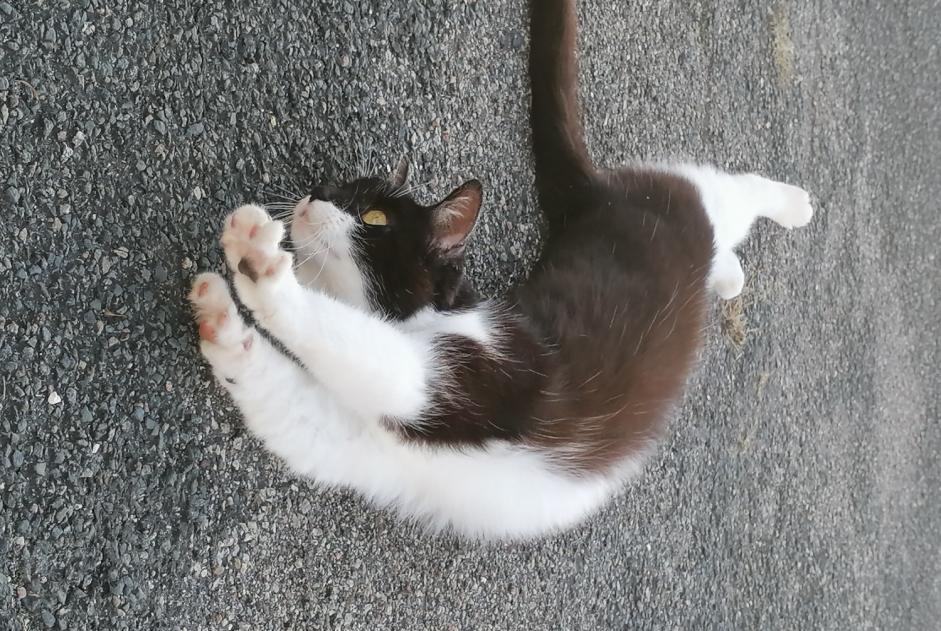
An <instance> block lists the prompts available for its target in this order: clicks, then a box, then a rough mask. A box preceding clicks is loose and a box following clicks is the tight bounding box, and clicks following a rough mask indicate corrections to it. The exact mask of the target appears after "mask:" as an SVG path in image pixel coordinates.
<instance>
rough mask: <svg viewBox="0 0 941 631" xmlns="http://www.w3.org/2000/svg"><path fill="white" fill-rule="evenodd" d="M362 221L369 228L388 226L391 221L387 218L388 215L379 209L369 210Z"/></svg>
mask: <svg viewBox="0 0 941 631" xmlns="http://www.w3.org/2000/svg"><path fill="white" fill-rule="evenodd" d="M360 219H362V220H363V223H364V224H366V225H367V226H388V225H389V219H388V218H387V217H386V214H385V213H384V212H382V211H381V210H379V209H378V208H373V209H372V210H367V211H366V212H364V213H363V214H362V215H360Z"/></svg>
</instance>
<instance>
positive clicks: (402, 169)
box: [389, 156, 409, 188]
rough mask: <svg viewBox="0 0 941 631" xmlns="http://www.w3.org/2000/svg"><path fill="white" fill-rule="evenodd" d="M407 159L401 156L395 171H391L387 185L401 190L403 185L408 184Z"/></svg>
mask: <svg viewBox="0 0 941 631" xmlns="http://www.w3.org/2000/svg"><path fill="white" fill-rule="evenodd" d="M408 172H409V166H408V158H406V157H405V156H402V159H401V160H399V163H398V164H397V165H396V167H395V169H394V170H393V171H392V174H391V175H389V184H391V185H392V186H394V187H395V188H402V187H403V186H405V183H406V182H408Z"/></svg>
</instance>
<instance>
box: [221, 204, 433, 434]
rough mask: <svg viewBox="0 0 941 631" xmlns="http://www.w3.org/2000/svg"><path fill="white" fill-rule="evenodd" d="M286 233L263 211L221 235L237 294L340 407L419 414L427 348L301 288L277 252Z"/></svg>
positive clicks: (234, 221)
mask: <svg viewBox="0 0 941 631" xmlns="http://www.w3.org/2000/svg"><path fill="white" fill-rule="evenodd" d="M283 233H284V228H283V226H282V225H281V223H280V222H277V221H272V220H271V218H270V217H269V216H268V214H267V212H265V210H264V209H263V208H261V207H259V206H254V205H249V206H242V207H240V208H238V209H236V210H235V211H234V212H233V213H232V214H231V215H230V216H229V218H228V219H226V224H225V229H224V233H223V236H222V244H223V247H224V248H225V255H226V260H227V261H228V263H229V267H230V268H231V269H232V271H233V272H234V276H235V278H234V283H235V287H236V290H237V292H238V294H239V297H240V298H241V300H242V302H243V303H245V306H247V307H248V308H249V309H251V310H252V312H253V314H254V316H255V319H256V321H257V322H258V324H259V325H260V326H262V327H264V328H265V329H266V330H268V331H269V332H270V333H271V334H272V335H274V336H275V337H276V338H278V340H279V341H281V343H283V344H284V345H285V347H287V348H288V350H290V351H291V352H292V353H293V354H294V355H295V356H297V358H298V359H300V360H301V362H303V364H304V365H305V366H306V367H307V368H308V370H310V372H311V373H312V374H313V375H314V376H315V377H316V379H317V381H318V382H319V383H321V384H323V385H324V386H325V387H326V388H327V389H328V390H329V391H330V392H332V393H333V394H334V395H335V396H336V397H337V398H338V399H339V400H340V401H341V402H342V404H343V405H345V406H347V407H349V408H350V409H352V410H354V411H355V412H357V413H358V414H360V415H362V416H364V417H366V418H378V417H381V416H384V417H391V418H397V419H402V420H407V419H412V418H415V417H416V416H418V415H420V413H421V412H422V411H423V410H424V408H425V405H426V403H427V401H428V399H429V396H428V392H427V387H428V386H427V384H428V374H429V372H430V370H429V368H430V364H431V362H432V361H433V356H432V354H431V351H430V348H429V347H428V345H427V343H425V342H423V341H422V340H420V339H418V338H413V337H410V336H408V335H406V334H405V333H403V332H402V331H400V330H399V329H397V328H396V327H394V326H392V325H391V324H389V323H388V322H385V321H384V320H382V319H380V318H378V317H376V316H374V315H372V314H369V313H366V312H364V311H361V310H359V309H355V308H353V307H351V306H349V305H346V304H344V303H341V302H339V301H338V300H336V299H334V298H332V297H330V296H327V295H325V294H323V293H322V292H319V291H316V290H310V289H307V288H305V287H303V286H302V285H301V284H300V283H299V282H298V279H297V277H296V276H295V274H294V271H293V269H292V265H291V263H292V257H291V255H290V254H288V253H286V252H284V251H282V250H281V249H280V248H279V243H280V240H281V237H282V235H283Z"/></svg>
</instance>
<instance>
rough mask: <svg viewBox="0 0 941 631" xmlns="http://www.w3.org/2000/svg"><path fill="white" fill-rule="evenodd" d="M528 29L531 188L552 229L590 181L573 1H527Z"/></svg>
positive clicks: (591, 170) (591, 173)
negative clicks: (533, 160) (533, 170)
mask: <svg viewBox="0 0 941 631" xmlns="http://www.w3.org/2000/svg"><path fill="white" fill-rule="evenodd" d="M530 28H531V30H532V41H531V42H530V52H529V77H530V82H531V84H532V93H533V106H532V114H531V115H532V125H533V152H534V154H535V157H536V189H537V191H538V193H539V201H540V203H541V205H542V208H543V211H544V212H545V213H546V216H547V217H548V219H549V227H550V230H552V231H555V230H557V229H559V228H561V227H563V226H564V225H565V218H566V215H567V214H568V213H570V212H571V211H573V210H574V208H573V207H574V206H576V205H578V204H579V203H580V202H581V203H582V204H583V203H585V200H584V198H583V195H584V194H585V193H586V192H587V191H588V190H589V189H590V186H591V183H592V182H593V180H594V179H595V168H594V167H593V166H592V164H591V159H590V158H589V156H588V150H587V149H586V148H585V140H584V135H583V131H582V125H581V121H580V120H579V105H578V66H577V64H576V61H575V48H576V44H577V39H578V38H577V31H576V18H575V0H530Z"/></svg>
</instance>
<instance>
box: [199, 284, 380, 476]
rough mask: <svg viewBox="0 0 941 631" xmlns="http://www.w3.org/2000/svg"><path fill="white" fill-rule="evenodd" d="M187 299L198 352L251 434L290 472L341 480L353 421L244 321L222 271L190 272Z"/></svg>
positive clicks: (352, 444)
mask: <svg viewBox="0 0 941 631" xmlns="http://www.w3.org/2000/svg"><path fill="white" fill-rule="evenodd" d="M189 299H190V302H191V303H192V305H193V309H194V311H195V312H196V318H197V321H198V322H199V337H200V350H201V351H202V354H203V357H205V358H206V360H207V361H208V362H209V364H210V365H211V366H212V371H213V374H214V375H215V376H216V378H217V379H218V381H219V383H220V384H222V386H224V387H225V389H226V390H227V391H228V393H229V395H230V396H231V397H232V399H233V400H234V401H235V403H236V405H238V407H239V409H240V410H241V412H242V416H243V417H244V419H245V424H246V426H247V427H248V429H249V430H250V431H251V432H252V434H254V435H255V436H257V437H258V438H259V439H261V440H262V441H263V442H264V444H265V446H266V447H267V448H268V450H269V451H271V452H273V453H274V454H275V455H277V456H280V457H281V458H282V459H283V460H284V461H285V462H286V463H287V464H288V466H289V467H290V468H291V469H293V470H294V471H295V472H297V473H300V474H304V475H311V476H313V477H316V478H318V479H321V480H324V481H329V482H331V483H343V482H344V481H345V477H347V476H348V471H347V468H348V462H349V461H350V459H351V458H352V457H353V456H354V455H355V453H354V451H355V450H356V449H358V448H357V446H356V445H357V443H358V442H361V441H362V440H363V438H362V437H363V436H365V434H364V432H362V431H361V429H362V428H361V427H358V426H357V423H356V419H355V418H350V415H349V413H348V412H346V410H344V408H343V407H342V406H339V405H337V403H336V401H335V400H334V399H333V397H332V395H331V394H330V393H329V392H327V391H326V390H325V389H324V388H323V387H322V386H321V385H320V384H318V383H317V382H316V381H315V380H314V378H313V377H312V376H311V375H310V374H308V373H307V372H306V371H305V370H304V369H303V368H301V367H300V366H298V365H297V364H296V363H295V362H294V361H292V360H291V359H290V358H289V357H287V356H286V355H284V354H283V353H281V351H279V350H278V349H276V348H274V346H272V345H271V343H270V342H269V341H268V340H266V339H265V338H264V337H263V336H262V335H259V334H258V332H257V331H255V329H253V328H251V327H248V326H246V324H245V323H244V322H243V321H242V318H241V316H239V314H238V311H237V310H236V307H235V303H234V302H233V301H232V297H231V295H230V294H229V288H228V286H227V285H226V282H225V280H223V279H222V277H221V276H219V275H218V274H212V273H203V274H200V275H199V276H197V277H196V279H195V281H194V282H193V289H192V291H191V292H190V295H189Z"/></svg>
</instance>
